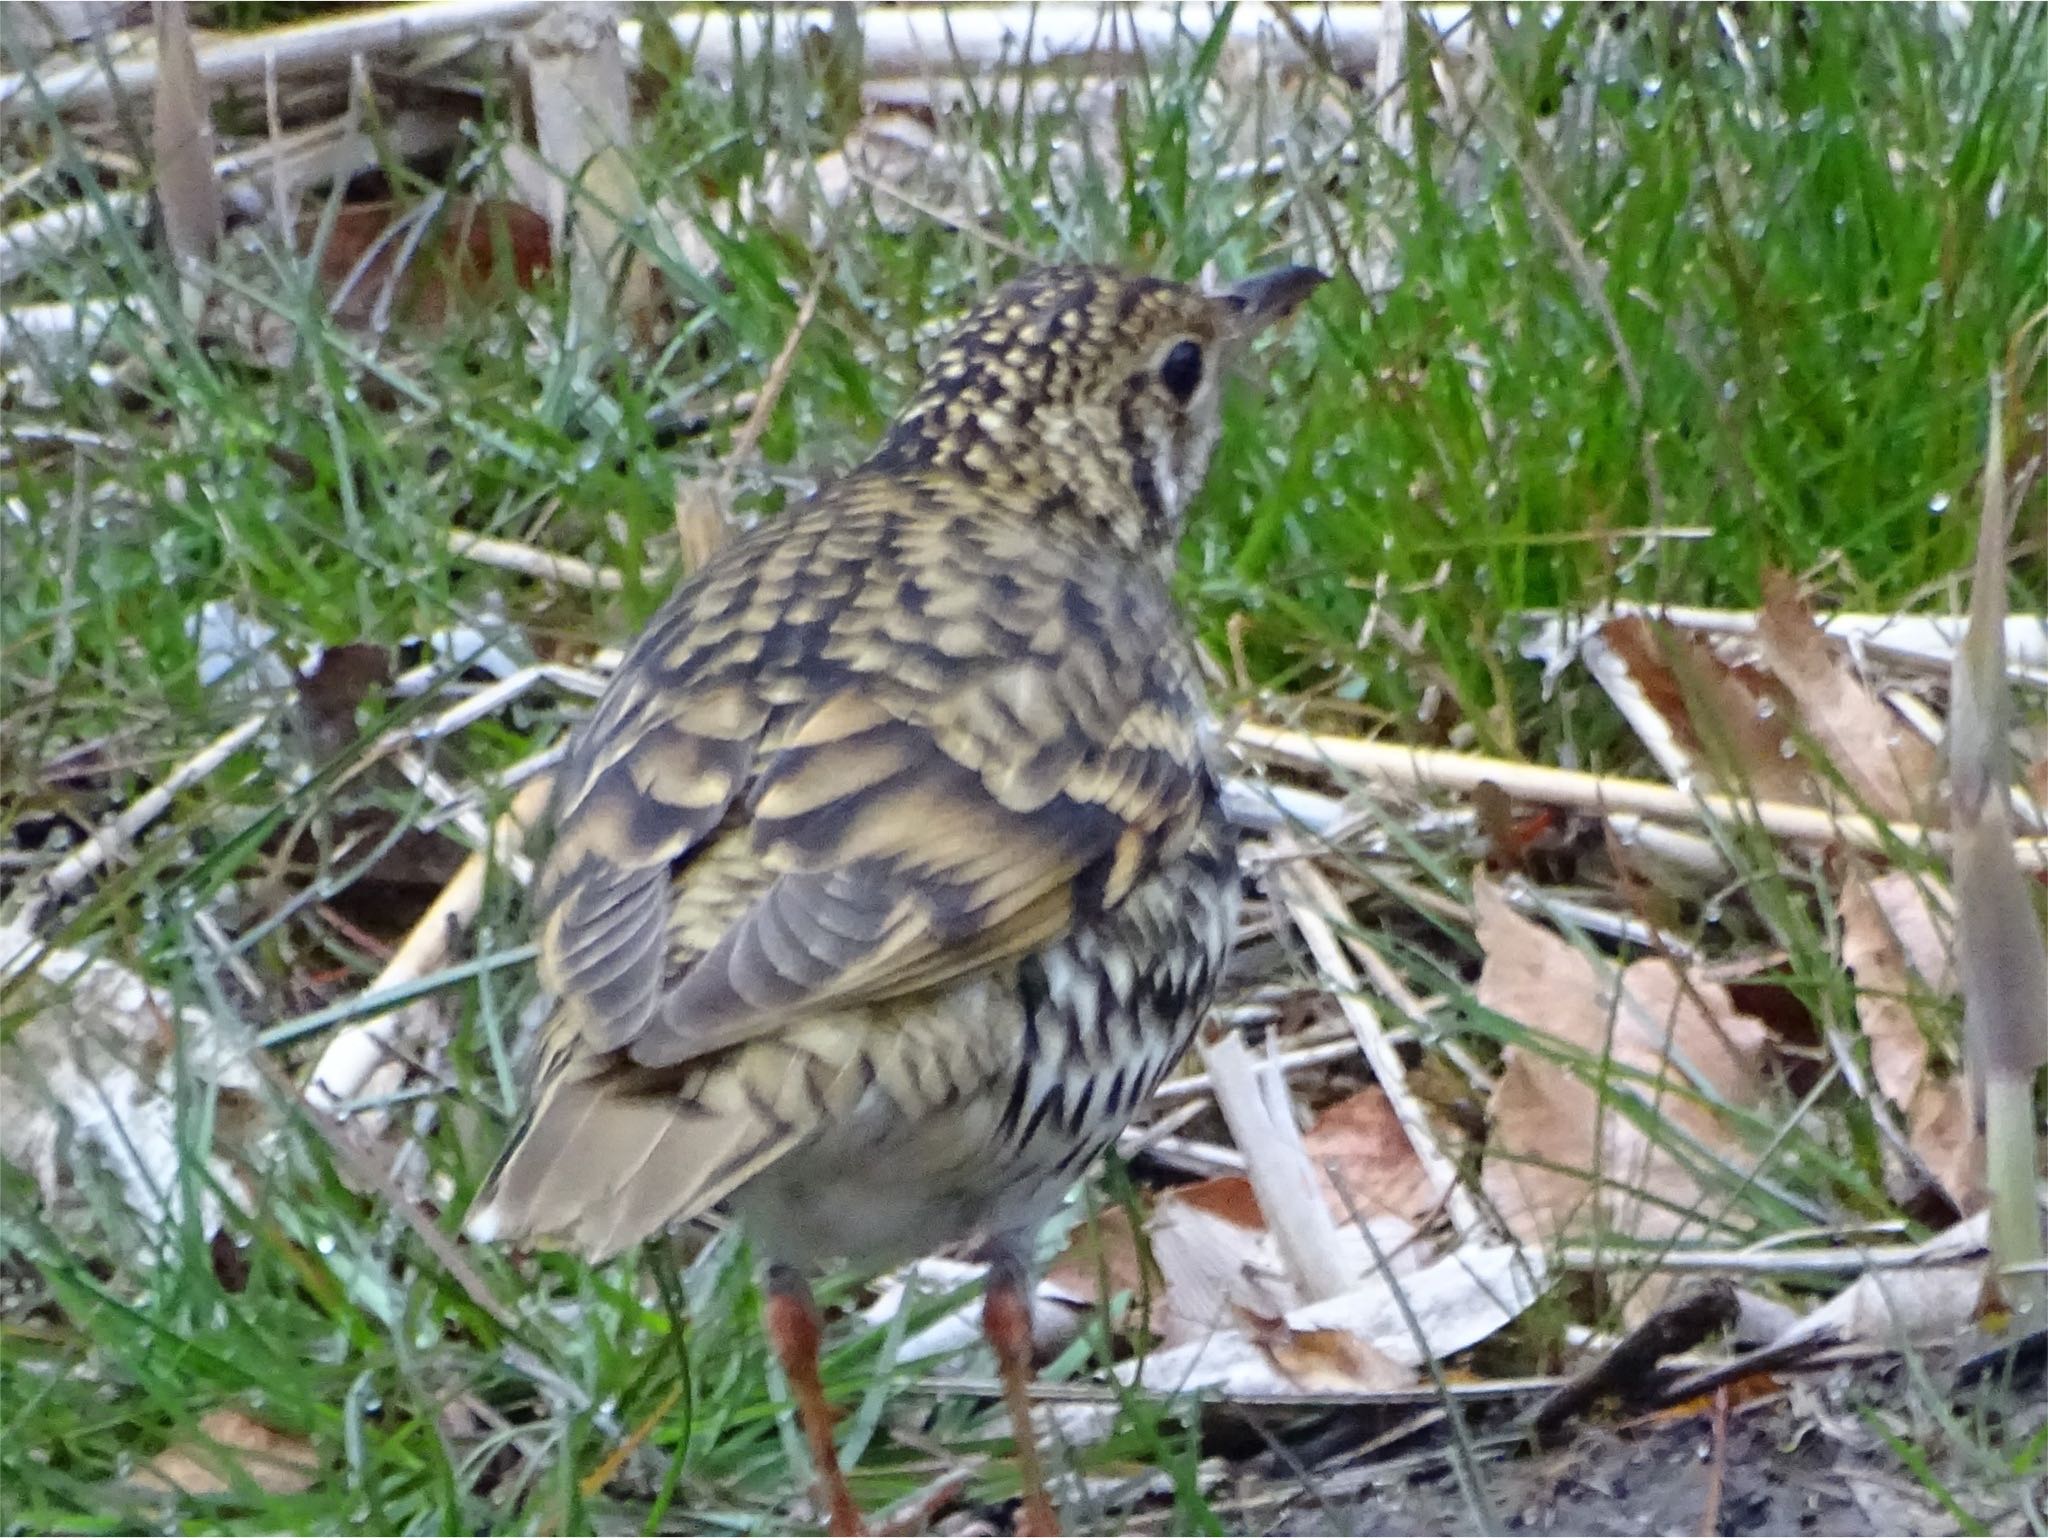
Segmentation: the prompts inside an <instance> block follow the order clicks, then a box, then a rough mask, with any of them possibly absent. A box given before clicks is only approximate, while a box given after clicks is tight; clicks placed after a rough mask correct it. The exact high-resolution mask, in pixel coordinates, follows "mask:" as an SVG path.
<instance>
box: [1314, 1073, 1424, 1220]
mask: <svg viewBox="0 0 2048 1538" xmlns="http://www.w3.org/2000/svg"><path fill="white" fill-rule="evenodd" d="M1302 1141H1303V1142H1304V1143H1306V1144H1307V1145H1308V1157H1309V1163H1310V1164H1312V1165H1314V1166H1315V1170H1316V1174H1317V1175H1318V1177H1320V1180H1321V1183H1322V1186H1323V1194H1324V1196H1325V1198H1326V1199H1327V1200H1328V1201H1329V1204H1330V1212H1331V1214H1332V1215H1333V1216H1334V1217H1336V1219H1337V1220H1338V1221H1339V1222H1341V1223H1348V1222H1350V1221H1352V1218H1353V1216H1354V1214H1355V1215H1357V1216H1359V1217H1374V1216H1390V1217H1399V1218H1406V1219H1407V1220H1408V1221H1410V1222H1413V1223H1419V1222H1422V1221H1423V1220H1424V1219H1426V1218H1428V1217H1429V1216H1430V1214H1431V1213H1432V1212H1434V1211H1435V1210H1436V1206H1437V1199H1436V1191H1435V1188H1434V1187H1433V1186H1431V1184H1430V1181H1429V1174H1428V1172H1427V1171H1426V1170H1424V1169H1423V1167H1422V1161H1421V1160H1420V1159H1418V1158H1416V1157H1415V1147H1414V1145H1413V1144H1412V1143H1410V1142H1409V1141H1408V1134H1407V1133H1405V1132H1403V1131H1402V1130H1401V1121H1400V1118H1399V1117H1397V1116H1396V1115H1395V1114H1394V1104H1393V1102H1392V1101H1391V1100H1389V1099H1388V1098H1387V1092H1386V1091H1385V1090H1383V1089H1381V1088H1380V1087H1379V1086H1378V1085H1377V1084H1371V1085H1367V1086H1366V1087H1365V1088H1364V1089H1362V1090H1360V1091H1359V1092H1358V1093H1357V1094H1355V1095H1349V1096H1347V1097H1345V1098H1344V1099H1342V1100H1339V1101H1338V1102H1337V1103H1336V1104H1335V1105H1332V1106H1330V1107H1328V1108H1327V1109H1325V1110H1324V1111H1323V1113H1322V1114H1321V1115H1319V1116H1318V1117H1316V1119H1315V1124H1314V1125H1313V1126H1311V1127H1310V1128H1309V1129H1308V1131H1307V1132H1305V1133H1304V1134H1302Z"/></svg>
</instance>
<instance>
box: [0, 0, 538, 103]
mask: <svg viewBox="0 0 2048 1538" xmlns="http://www.w3.org/2000/svg"><path fill="white" fill-rule="evenodd" d="M548 9H549V6H548V4H547V0H424V3H421V4H415V5H394V6H387V7H383V8H380V9H377V10H369V11H333V12H328V13H324V14H321V15H319V16H318V17H317V19H315V20H312V21H304V22H296V23H293V24H292V25H290V26H284V27H272V28H270V29H268V30H267V31H263V32H249V33H244V34H242V35H240V36H223V37H214V38H211V39H209V40H208V41H207V43H206V45H205V46H204V47H202V48H200V49H199V50H198V66H199V78H200V79H201V80H203V81H204V82H206V84H208V85H210V86H220V85H229V84H234V85H255V84H258V83H260V82H261V81H262V79H263V74H264V71H265V70H266V69H274V70H276V72H277V73H278V74H279V75H280V76H292V75H303V74H308V73H318V72H320V71H323V70H326V69H328V68H330V67H332V66H334V65H338V64H345V63H347V62H348V61H349V60H350V59H353V58H355V57H357V56H358V55H362V54H371V53H381V52H386V51H389V50H391V49H394V48H404V47H408V46H410V45H412V44H414V43H421V42H425V41H427V40H429V39H431V38H437V37H447V36H449V35H451V34H454V33H462V32H482V31H488V30H491V29H500V30H503V29H509V28H515V27H520V26H524V25H525V24H526V23H527V22H528V21H531V20H532V19H533V18H534V17H536V16H539V15H541V14H542V13H543V12H545V11H547V10H548ZM157 74H158V65H157V60H156V59H155V58H154V57H153V56H137V57H134V58H130V59H124V60H122V61H121V62H119V63H117V64H115V65H114V66H113V67H112V68H111V69H108V68H106V67H105V66H103V65H102V64H101V62H100V61H99V60H97V59H93V60H89V61H86V62H83V63H79V64H73V65H69V66H66V67H63V68H59V69H55V70H50V71H48V72H39V71H36V70H30V71H27V72H25V73H22V74H14V75H4V76H0V122H4V121H6V120H7V119H9V118H14V117H20V116H22V115H24V114H27V113H31V112H34V111H36V110H37V108H38V107H39V106H40V105H41V104H43V103H47V104H48V105H49V106H50V107H52V108H56V109H63V110H72V109H77V108H83V107H97V106H102V105H105V104H106V103H108V102H110V101H113V100H115V99H116V98H117V97H125V96H132V95H133V94H135V93H136V92H139V91H146V90H149V89H151V88H152V87H154V86H155V84H156V80H157Z"/></svg>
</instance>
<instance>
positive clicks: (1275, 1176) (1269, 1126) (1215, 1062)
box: [1196, 1031, 1358, 1303]
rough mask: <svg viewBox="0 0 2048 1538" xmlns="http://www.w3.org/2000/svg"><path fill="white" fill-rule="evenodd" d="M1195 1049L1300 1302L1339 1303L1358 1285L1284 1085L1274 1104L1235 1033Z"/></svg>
mask: <svg viewBox="0 0 2048 1538" xmlns="http://www.w3.org/2000/svg"><path fill="white" fill-rule="evenodd" d="M1196 1045H1197V1047H1198V1048H1199V1049H1200V1051H1201V1054H1202V1065H1203V1067H1204V1068H1206V1069H1207V1070H1208V1073H1209V1083H1210V1086H1211V1088H1212V1089H1213V1090H1214V1092H1215V1095H1216V1108H1217V1109H1218V1110H1219V1111H1221V1112H1222V1113H1223V1120H1224V1122H1225V1123H1226V1124H1227V1125H1228V1126H1229V1128H1230V1136H1231V1140H1232V1141H1233V1142H1235V1143H1236V1144H1237V1148H1238V1152H1239V1153H1241V1154H1243V1155H1244V1165H1245V1176H1246V1178H1248V1179H1249V1180H1250V1181H1251V1185H1252V1191H1253V1193H1254V1194H1255V1195H1256V1196H1257V1197H1258V1199H1259V1211H1260V1213H1262V1214H1263V1215H1264V1217H1265V1219H1266V1227H1267V1229H1268V1230H1269V1231H1270V1232H1271V1233H1272V1235H1273V1239H1274V1242H1275V1243H1276V1244H1277V1245H1278V1246H1279V1250H1280V1255H1281V1258H1282V1259H1283V1260H1285V1261H1286V1263H1287V1269H1288V1270H1289V1271H1290V1272H1291V1273H1292V1274H1293V1277H1294V1281H1295V1284H1296V1286H1298V1287H1299V1288H1300V1290H1301V1295H1302V1298H1303V1301H1305V1302H1311V1303H1314V1302H1320V1301H1322V1300H1323V1299H1324V1298H1334V1297H1336V1296H1337V1294H1338V1293H1340V1292H1344V1291H1346V1290H1347V1289H1349V1288H1351V1287H1353V1286H1355V1285H1356V1284H1357V1282H1358V1278H1357V1277H1355V1276H1352V1275H1351V1274H1350V1273H1349V1271H1348V1270H1347V1268H1346V1267H1345V1266H1344V1264H1343V1262H1342V1261H1341V1260H1340V1259H1339V1257H1340V1256H1341V1255H1342V1254H1343V1249H1342V1243H1343V1241H1342V1239H1341V1238H1340V1237H1339V1235H1338V1232H1337V1220H1336V1219H1335V1218H1333V1217H1331V1216H1330V1209H1329V1206H1328V1204H1327V1203H1325V1202H1324V1200H1323V1193H1322V1190H1321V1188H1320V1187H1319V1186H1318V1185H1317V1183H1316V1176H1315V1166H1314V1165H1313V1164H1311V1163H1310V1162H1309V1156H1308V1147H1307V1145H1306V1144H1305V1143H1303V1141H1302V1137H1301V1128H1300V1127H1298V1126H1296V1125H1295V1121H1294V1117H1293V1115H1292V1114H1291V1111H1290V1108H1289V1107H1288V1106H1287V1105H1286V1103H1285V1102H1286V1096H1287V1090H1286V1083H1285V1080H1280V1081H1279V1082H1278V1092H1279V1101H1280V1103H1279V1104H1275V1102H1274V1100H1273V1099H1272V1098H1270V1097H1269V1096H1268V1094H1267V1093H1266V1091H1265V1090H1264V1089H1262V1088H1261V1087H1260V1083H1259V1076H1258V1073H1257V1070H1256V1069H1255V1068H1254V1066H1253V1064H1252V1057H1251V1053H1250V1052H1249V1051H1247V1050H1246V1048H1245V1044H1244V1038H1243V1037H1241V1036H1239V1035H1238V1034H1237V1033H1236V1032H1234V1031H1230V1032H1225V1033H1223V1034H1221V1035H1218V1036H1217V1037H1215V1038H1214V1039H1213V1040H1211V1039H1210V1038H1209V1037H1208V1036H1207V1035H1206V1034H1205V1035H1203V1036H1202V1037H1200V1038H1198V1040H1197V1042H1196Z"/></svg>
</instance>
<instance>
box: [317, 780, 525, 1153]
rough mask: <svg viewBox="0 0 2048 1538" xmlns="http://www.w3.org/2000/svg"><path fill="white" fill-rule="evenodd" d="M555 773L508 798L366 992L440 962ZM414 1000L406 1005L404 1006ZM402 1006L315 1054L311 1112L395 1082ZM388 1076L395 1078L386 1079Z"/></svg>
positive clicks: (363, 1115) (515, 850)
mask: <svg viewBox="0 0 2048 1538" xmlns="http://www.w3.org/2000/svg"><path fill="white" fill-rule="evenodd" d="M553 783H554V781H553V777H552V776H547V777H541V778H535V779H532V780H529V781H528V782H527V783H526V784H525V785H523V786H521V787H520V789H519V793H518V794H517V795H516V796H514V797H513V798H512V805H511V806H510V808H508V809H507V810H506V811H505V812H504V814H503V815H501V816H500V817H499V818H498V820H497V821H496V823H494V824H493V825H492V828H491V847H490V848H489V849H488V850H481V849H480V850H478V851H476V852H475V853H473V854H471V855H470V857H469V858H468V859H466V860H464V861H463V862H462V867H461V869H459V870H458V871H456V873H455V876H454V879H453V880H451V881H450V882H449V883H448V885H447V886H445V887H443V888H442V889H441V895H440V896H439V897H437V898H435V899H434V902H433V906H432V907H430V908H428V909H427V911H426V913H425V914H424V915H423V916H422V917H421V919H420V921H419V922H418V923H417V924H415V925H413V927H412V932H411V933H410V934H408V935H407V936H406V937H405V939H404V941H403V942H402V943H401V944H400V945H399V947H398V949H397V951H396V952H394V953H393V955H392V957H391V960H390V961H388V962H387V963H385V966H384V970H383V971H382V972H379V973H378V974H377V977H376V979H375V980H374V981H373V982H371V984H370V985H369V988H368V989H366V990H365V991H366V992H378V991H381V990H383V989H386V988H393V987H397V986H399V985H401V984H404V983H408V982H411V981H413V980H414V979H415V978H418V977H421V976H423V975H425V974H426V973H427V972H429V971H431V970H433V968H435V967H436V966H438V965H440V963H441V961H442V959H443V958H444V957H445V956H446V955H447V954H448V947H449V944H450V942H451V941H452V940H453V938H454V937H455V936H456V935H457V934H459V933H460V932H461V931H462V930H464V929H466V928H467V927H468V926H469V924H470V922H471V921H472V920H473V919H475V917H476V913H477V908H478V906H479V905H480V904H481V903H482V901H483V890H484V875H485V873H486V872H487V871H488V870H489V868H490V866H491V865H492V864H493V863H494V862H496V863H502V864H507V865H509V864H511V863H512V861H513V860H515V859H517V858H519V845H520V843H521V841H522V840H523V839H524V838H525V836H526V830H527V829H528V828H529V827H530V826H531V825H532V824H533V821H534V819H535V818H537V817H539V816H540V813H541V810H542V808H543V807H545V806H546V805H547V798H548V794H549V791H550V790H551V788H552V786H553ZM412 1007H413V1006H410V1005H409V1006H407V1008H408V1009H410V1008H412ZM405 1019H406V1010H405V1009H400V1010H393V1011H390V1012H388V1013H385V1014H381V1015H377V1016H374V1017H373V1018H371V1019H368V1020H363V1021H358V1022H357V1023H356V1024H354V1025H351V1026H349V1027H348V1028H347V1029H346V1030H343V1031H339V1032H337V1033H336V1034H335V1037H334V1040H332V1041H330V1042H329V1043H328V1044H327V1048H326V1050H325V1051H323V1052H322V1053H321V1054H320V1061H319V1062H318V1063H316V1064H315V1065H314V1067H313V1074H312V1077H311V1078H310V1079H309V1080H308V1081H307V1084H306V1101H307V1103H308V1104H309V1105H311V1106H312V1107H313V1108H314V1109H315V1110H316V1111H321V1112H325V1113H327V1114H329V1115H332V1116H335V1117H337V1118H339V1117H346V1116H347V1115H348V1114H349V1108H350V1106H351V1104H352V1102H354V1101H356V1100H358V1099H361V1098H366V1097H367V1098H375V1097H376V1096H378V1095H379V1094H380V1093H388V1092H389V1091H390V1089H393V1088H396V1081H397V1079H399V1078H401V1077H402V1076H403V1073H404V1065H403V1064H402V1063H401V1062H400V1061H399V1060H398V1058H397V1057H396V1056H395V1054H394V1052H393V1044H394V1042H395V1041H396V1039H397V1037H398V1035H399V1032H400V1027H401V1025H402V1024H403V1023H404V1022H405ZM386 1080H391V1081H392V1082H391V1083H389V1084H386V1083H385V1081H386ZM358 1119H359V1120H360V1121H361V1122H362V1123H363V1124H365V1125H366V1126H367V1127H368V1128H369V1129H370V1130H371V1131H375V1130H377V1129H378V1128H380V1127H381V1126H382V1125H383V1121H384V1113H383V1112H382V1111H381V1110H375V1109H366V1110H364V1111H362V1112H360V1113H358Z"/></svg>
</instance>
